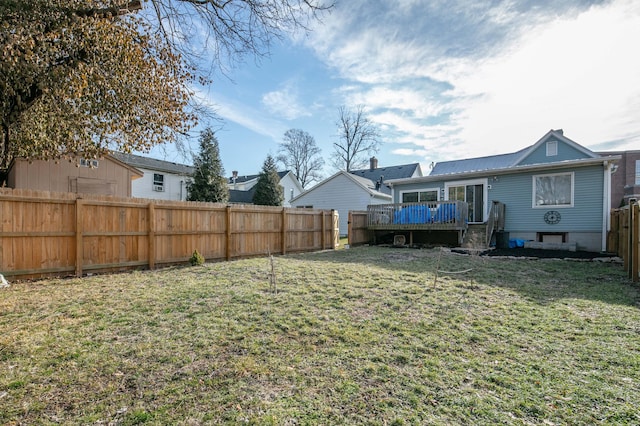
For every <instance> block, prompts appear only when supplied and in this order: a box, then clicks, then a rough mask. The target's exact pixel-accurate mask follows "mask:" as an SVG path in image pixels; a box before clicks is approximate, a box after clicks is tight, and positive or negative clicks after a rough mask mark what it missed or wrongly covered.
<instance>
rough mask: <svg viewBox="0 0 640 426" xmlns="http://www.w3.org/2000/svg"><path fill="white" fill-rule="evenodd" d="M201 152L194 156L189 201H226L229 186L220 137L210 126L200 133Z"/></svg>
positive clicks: (227, 199)
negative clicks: (221, 158)
mask: <svg viewBox="0 0 640 426" xmlns="http://www.w3.org/2000/svg"><path fill="white" fill-rule="evenodd" d="M199 141H200V153H199V154H198V155H197V156H195V157H194V159H193V164H194V166H195V170H194V172H193V176H192V178H193V182H189V184H188V185H187V188H188V189H189V197H188V198H187V199H188V200H189V201H209V202H213V203H226V202H227V201H229V187H228V186H227V179H226V178H225V177H224V168H223V167H222V162H221V161H220V149H219V147H218V139H216V136H215V134H214V133H213V131H212V130H211V129H209V128H207V129H205V130H204V131H203V132H202V133H201V134H200V139H199Z"/></svg>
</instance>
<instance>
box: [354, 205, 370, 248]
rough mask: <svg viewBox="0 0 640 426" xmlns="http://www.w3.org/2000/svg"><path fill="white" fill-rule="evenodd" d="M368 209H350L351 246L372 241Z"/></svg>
mask: <svg viewBox="0 0 640 426" xmlns="http://www.w3.org/2000/svg"><path fill="white" fill-rule="evenodd" d="M368 214H369V213H368V212H367V211H350V212H349V221H348V223H349V231H348V237H349V246H357V245H359V244H366V243H369V242H371V240H372V236H371V231H370V230H369V227H368V220H369V219H368Z"/></svg>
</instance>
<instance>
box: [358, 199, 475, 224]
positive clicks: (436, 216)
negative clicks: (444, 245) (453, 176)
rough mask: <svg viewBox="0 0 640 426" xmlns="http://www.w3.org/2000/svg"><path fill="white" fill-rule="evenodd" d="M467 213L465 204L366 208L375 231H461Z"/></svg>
mask: <svg viewBox="0 0 640 426" xmlns="http://www.w3.org/2000/svg"><path fill="white" fill-rule="evenodd" d="M467 211H468V210H467V203H465V202H462V201H433V202H425V203H397V204H375V205H370V206H367V222H368V223H367V225H368V228H369V229H372V230H462V229H467V214H468V213H467Z"/></svg>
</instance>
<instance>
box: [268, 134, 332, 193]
mask: <svg viewBox="0 0 640 426" xmlns="http://www.w3.org/2000/svg"><path fill="white" fill-rule="evenodd" d="M320 152H321V150H320V148H318V145H316V140H315V139H314V138H313V136H311V135H310V134H309V133H307V132H305V131H303V130H300V129H289V130H287V131H286V132H285V134H284V142H282V143H281V144H280V150H279V155H278V158H277V159H278V161H279V162H280V163H282V164H283V165H284V166H285V167H287V168H289V169H291V170H292V171H293V173H295V175H296V177H297V178H298V180H299V181H300V184H301V185H302V187H303V188H306V187H307V185H309V184H310V183H312V182H317V181H320V180H321V179H322V173H321V172H322V167H323V166H324V159H323V158H322V157H321V156H320Z"/></svg>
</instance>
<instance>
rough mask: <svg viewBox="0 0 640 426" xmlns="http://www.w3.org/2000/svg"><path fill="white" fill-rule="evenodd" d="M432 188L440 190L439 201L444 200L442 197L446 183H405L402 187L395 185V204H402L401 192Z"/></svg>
mask: <svg viewBox="0 0 640 426" xmlns="http://www.w3.org/2000/svg"><path fill="white" fill-rule="evenodd" d="M428 188H429V189H430V188H438V189H439V191H440V195H439V197H440V198H438V199H439V200H444V197H443V196H442V191H443V190H444V181H431V182H422V183H405V184H402V185H394V186H393V202H394V203H401V202H402V200H401V199H400V193H401V192H407V191H422V190H425V189H428Z"/></svg>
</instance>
